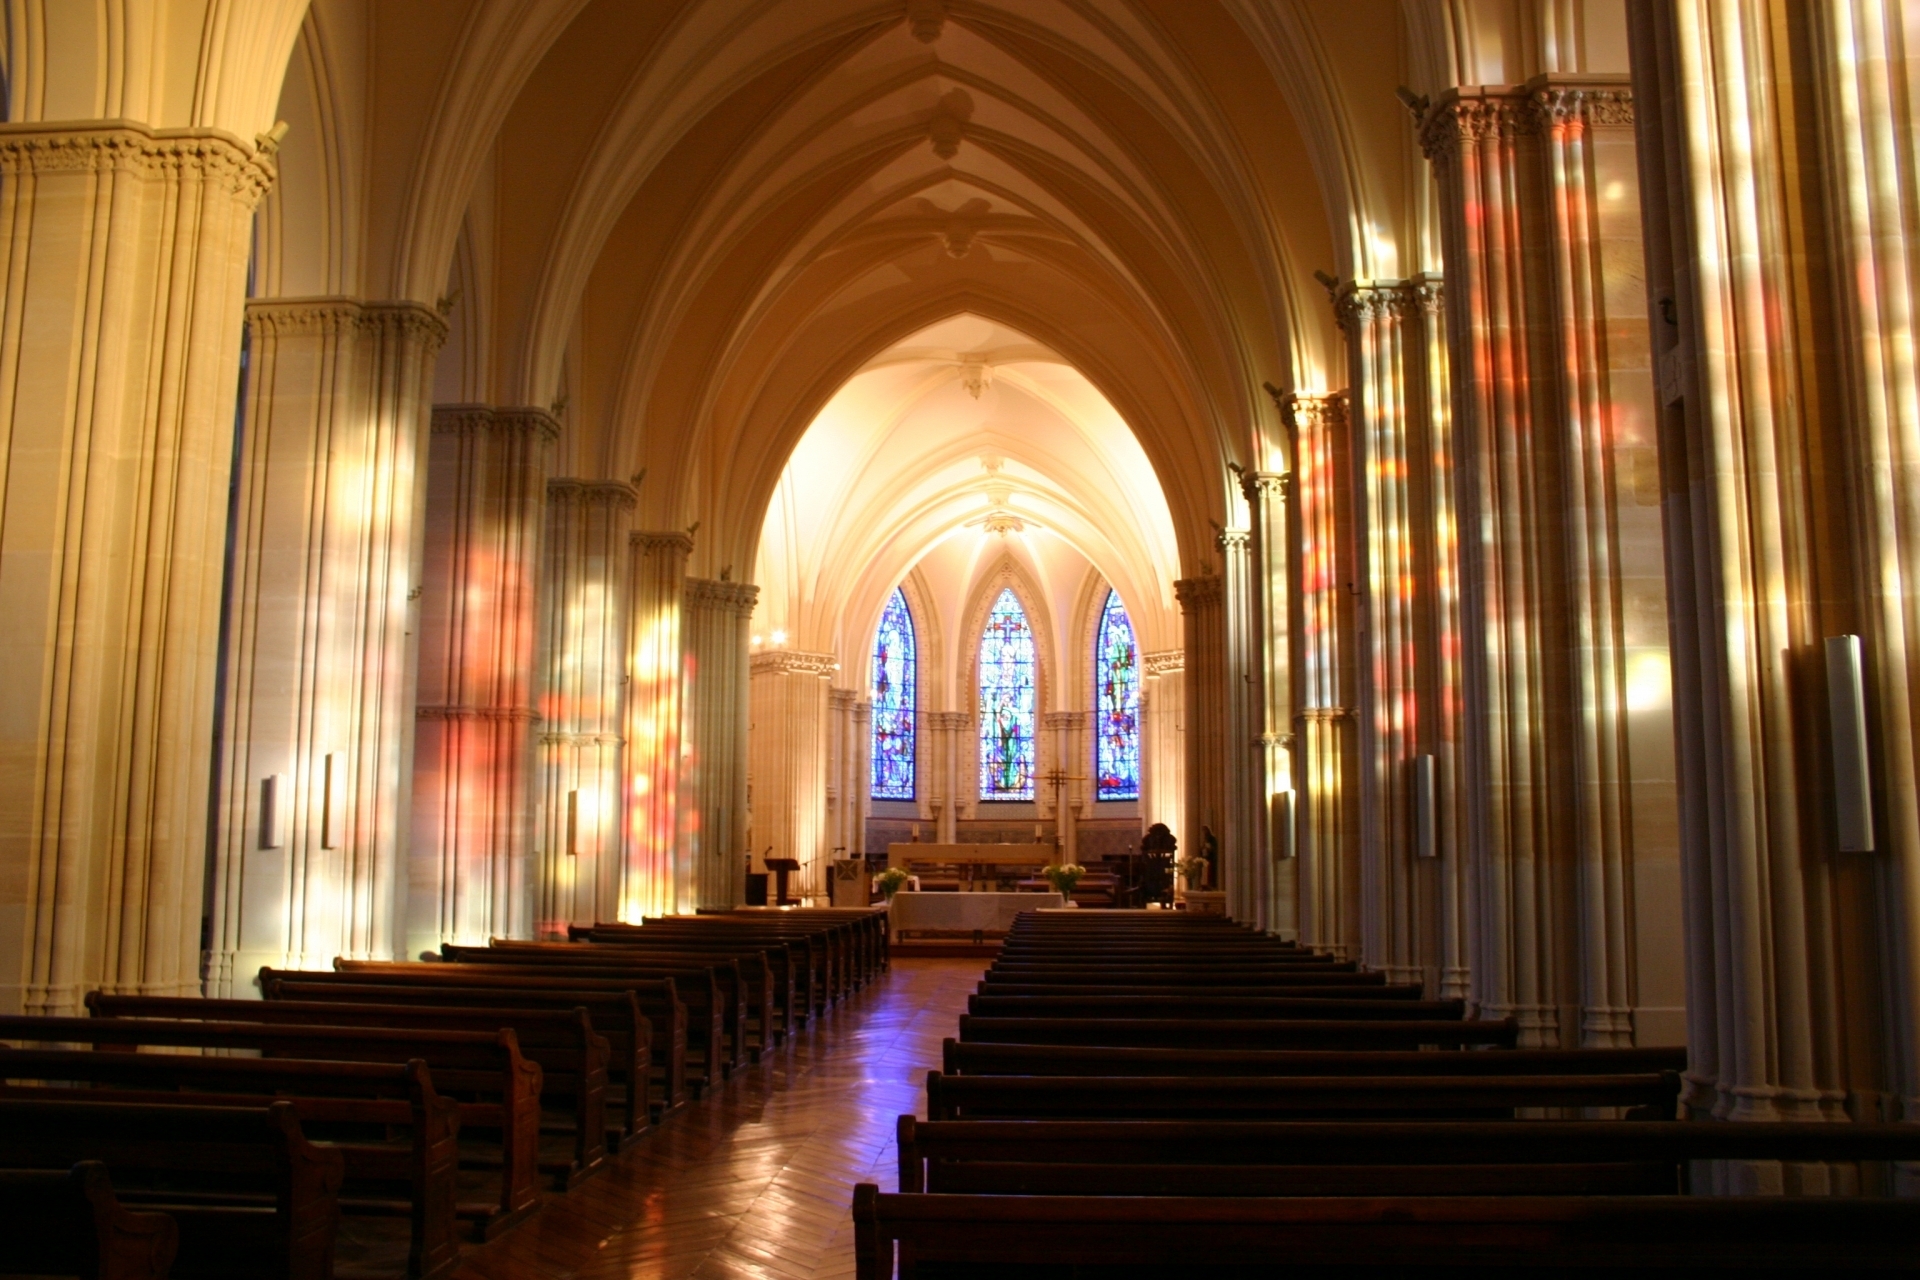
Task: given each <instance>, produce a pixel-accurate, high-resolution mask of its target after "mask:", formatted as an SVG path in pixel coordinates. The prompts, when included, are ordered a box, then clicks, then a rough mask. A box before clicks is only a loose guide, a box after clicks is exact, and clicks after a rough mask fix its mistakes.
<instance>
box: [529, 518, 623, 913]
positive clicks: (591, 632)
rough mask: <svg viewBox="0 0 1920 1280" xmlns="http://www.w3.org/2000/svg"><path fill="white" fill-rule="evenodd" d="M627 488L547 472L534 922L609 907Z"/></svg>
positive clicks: (618, 781) (613, 879) (614, 852)
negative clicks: (559, 477) (556, 476)
mask: <svg viewBox="0 0 1920 1280" xmlns="http://www.w3.org/2000/svg"><path fill="white" fill-rule="evenodd" d="M634 497H635V495H634V492H633V489H632V488H631V487H630V486H628V485H624V484H620V483H618V482H614V483H605V482H600V483H596V482H592V481H585V480H550V481H548V482H547V537H546V547H545V552H544V557H543V558H544V561H545V566H544V572H543V573H542V575H541V580H540V600H541V609H540V613H541V637H540V650H541V653H540V668H541V673H542V679H541V682H540V733H539V752H538V770H539V781H538V784H537V790H536V795H537V797H538V799H537V801H536V812H537V814H538V815H539V817H540V822H539V825H538V829H537V830H536V831H535V832H534V852H535V853H536V855H537V856H538V859H539V874H538V879H537V881H536V885H535V894H534V897H535V903H534V932H535V934H536V935H537V936H542V937H544V936H549V935H551V936H558V937H565V936H566V931H567V926H568V925H569V924H594V923H597V922H599V921H602V920H613V919H616V918H617V917H618V915H619V910H620V866H621V862H620V854H621V833H622V831H623V829H624V827H625V823H624V821H623V819H624V817H625V814H624V810H623V807H622V806H623V801H624V799H625V793H626V785H625V781H624V770H623V768H622V760H621V745H622V743H623V741H624V739H625V731H626V711H627V708H626V688H627V663H626V650H627V629H628V628H627V610H626V594H627V577H628V568H627V555H626V551H627V522H628V520H629V519H631V513H632V511H633V508H634Z"/></svg>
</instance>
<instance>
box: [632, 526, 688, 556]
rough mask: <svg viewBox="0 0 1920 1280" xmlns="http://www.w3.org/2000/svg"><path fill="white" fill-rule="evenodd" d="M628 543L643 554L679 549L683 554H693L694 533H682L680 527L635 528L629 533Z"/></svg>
mask: <svg viewBox="0 0 1920 1280" xmlns="http://www.w3.org/2000/svg"><path fill="white" fill-rule="evenodd" d="M627 545H629V546H631V547H632V548H633V549H634V550H635V551H638V552H639V553H640V554H642V555H649V556H650V555H653V554H654V553H655V552H657V551H678V552H679V553H680V554H681V555H683V556H684V555H692V554H693V535H691V534H686V533H681V532H680V531H679V530H678V529H674V530H663V529H635V530H634V531H633V532H632V533H630V534H628V535H627Z"/></svg>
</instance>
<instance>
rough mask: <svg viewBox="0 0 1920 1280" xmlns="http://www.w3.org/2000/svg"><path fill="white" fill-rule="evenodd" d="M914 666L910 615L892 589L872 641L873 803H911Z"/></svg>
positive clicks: (904, 600) (902, 596)
mask: <svg viewBox="0 0 1920 1280" xmlns="http://www.w3.org/2000/svg"><path fill="white" fill-rule="evenodd" d="M916 674H917V672H916V665H915V661H914V647H913V615H912V614H911V613H909V612H908V611H907V597H906V594H905V593H904V592H902V591H901V590H900V588H898V587H895V588H894V589H893V595H892V597H891V598H890V599H889V600H888V601H887V610H886V612H885V613H883V614H881V615H880V630H879V631H878V632H877V633H876V634H875V635H874V637H873V788H872V795H873V798H874V799H875V800H911V799H913V748H914V733H913V709H914V688H915V676H916Z"/></svg>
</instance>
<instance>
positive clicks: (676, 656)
mask: <svg viewBox="0 0 1920 1280" xmlns="http://www.w3.org/2000/svg"><path fill="white" fill-rule="evenodd" d="M627 545H628V571H629V573H630V574H631V578H630V579H629V582H628V586H627V734H626V736H627V743H626V767H625V771H626V779H627V806H626V811H627V840H626V850H625V854H624V856H623V859H622V866H621V876H620V884H621V888H620V918H621V919H622V920H625V921H627V922H628V923H630V924H638V923H640V921H641V920H642V919H644V918H645V917H647V916H659V915H676V914H681V913H688V912H691V911H692V910H693V907H694V895H693V868H692V865H691V864H690V863H687V862H685V860H684V859H682V858H681V857H680V856H679V848H680V806H681V781H680V780H681V772H682V765H681V742H682V711H683V703H682V684H683V681H682V672H683V669H684V667H685V663H686V659H685V654H684V644H683V640H682V630H683V622H682V611H683V605H682V599H683V594H684V584H685V582H686V577H687V556H688V555H689V554H691V553H692V551H693V539H692V538H690V537H688V536H687V535H686V534H684V533H679V532H672V533H663V532H647V531H636V532H635V533H634V534H633V535H632V536H631V537H630V538H629V539H628V540H627Z"/></svg>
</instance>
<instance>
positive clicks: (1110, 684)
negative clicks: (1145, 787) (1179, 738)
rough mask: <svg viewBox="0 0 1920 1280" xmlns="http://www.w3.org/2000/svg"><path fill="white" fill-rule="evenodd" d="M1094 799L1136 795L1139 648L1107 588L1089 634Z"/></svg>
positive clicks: (1117, 597)
mask: <svg viewBox="0 0 1920 1280" xmlns="http://www.w3.org/2000/svg"><path fill="white" fill-rule="evenodd" d="M1093 683H1094V712H1093V714H1094V760H1093V768H1094V776H1095V777H1096V778H1098V779H1099V784H1098V790H1096V791H1095V792H1094V798H1095V799H1097V800H1138V799H1139V798H1140V649H1139V646H1138V645H1136V644H1134V642H1133V623H1132V622H1130V621H1128V619H1127V610H1126V607H1125V606H1124V605H1122V604H1121V603H1120V593H1119V592H1118V591H1113V590H1109V591H1108V592H1107V607H1106V608H1104V609H1102V610H1101V611H1100V626H1099V628H1098V629H1097V630H1096V631H1095V632H1094V637H1093Z"/></svg>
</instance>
